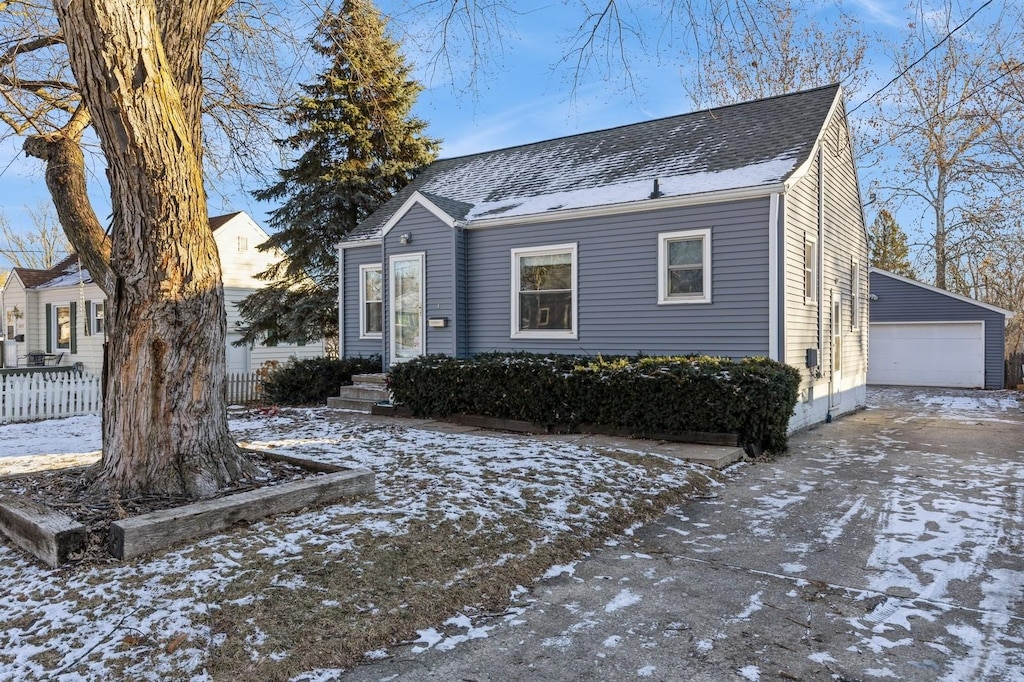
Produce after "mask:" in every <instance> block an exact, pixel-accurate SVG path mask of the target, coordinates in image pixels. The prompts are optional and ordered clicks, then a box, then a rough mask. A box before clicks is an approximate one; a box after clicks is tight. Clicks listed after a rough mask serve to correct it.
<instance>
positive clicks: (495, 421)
mask: <svg viewBox="0 0 1024 682" xmlns="http://www.w3.org/2000/svg"><path fill="white" fill-rule="evenodd" d="M371 413H372V414H374V415H377V416H383V417H401V418H409V419H414V418H416V417H415V415H413V413H412V410H410V409H409V408H408V407H405V406H404V405H374V406H373V410H372V412H371ZM438 421H446V422H451V423H453V424H461V425H462V426H475V427H478V428H481V429H491V430H494V431H510V432H512V433H527V434H529V433H546V434H554V433H572V434H581V435H588V436H619V437H622V438H642V439H646V440H661V441H666V442H669V443H697V444H700V445H721V446H724V447H739V436H738V435H737V434H735V433H711V432H705V431H686V432H681V433H636V432H634V431H631V430H629V429H620V428H616V427H614V426H603V425H601V424H579V425H577V426H569V425H568V424H552V425H550V426H546V425H543V424H534V423H533V422H528V421H523V420H520V419H503V418H501V417H488V416H485V415H479V414H452V415H449V416H447V417H443V418H441V419H439V420H438Z"/></svg>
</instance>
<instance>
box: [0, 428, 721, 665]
mask: <svg viewBox="0 0 1024 682" xmlns="http://www.w3.org/2000/svg"><path fill="white" fill-rule="evenodd" d="M231 428H232V431H233V433H234V434H235V436H236V437H237V438H238V439H239V440H240V442H242V444H243V445H245V446H247V447H250V448H255V449H268V450H273V451H275V452H278V453H281V454H287V455H292V456H297V457H307V458H312V459H316V460H319V461H324V462H330V463H334V464H340V465H346V466H364V467H368V468H370V469H371V470H373V471H374V473H375V474H376V476H377V486H376V494H375V495H374V496H370V497H365V498H359V499H355V500H352V501H350V502H347V503H343V504H337V505H332V506H329V507H326V508H323V509H316V510H309V511H303V512H299V513H295V514H291V515H285V516H283V517H279V518H277V519H274V520H267V521H263V522H257V523H253V524H251V525H250V526H248V527H245V528H236V529H232V530H231V531H229V532H226V533H223V534H219V535H214V536H211V537H208V538H205V539H202V540H199V541H197V542H196V543H194V544H193V545H189V546H185V547H181V548H176V549H172V550H169V551H165V552H157V553H154V554H152V555H150V556H148V557H144V558H141V559H139V560H136V561H133V562H128V563H124V564H114V565H110V566H93V567H89V568H87V569H84V570H76V569H74V568H73V567H72V568H68V569H58V570H51V569H48V568H46V567H45V566H43V565H42V564H41V563H39V562H38V561H36V560H34V559H30V558H28V557H27V556H26V555H25V554H24V553H22V552H21V551H20V550H17V549H15V548H14V547H13V546H12V545H10V544H7V543H3V544H0V584H3V585H4V590H3V591H2V593H0V622H3V623H5V627H4V629H3V630H2V631H0V679H2V680H8V679H10V680H14V679H41V678H48V679H49V678H53V679H65V678H66V679H72V678H74V679H78V678H79V677H85V678H88V679H115V678H116V679H135V680H162V679H191V680H203V679H207V676H206V673H205V672H204V666H205V665H206V661H207V660H208V657H209V655H210V652H211V651H215V650H216V649H217V647H218V646H220V645H221V644H222V643H223V642H224V641H225V637H226V635H224V634H223V633H220V632H219V631H217V630H216V629H215V622H216V620H217V614H218V612H219V611H220V610H221V608H222V606H223V605H224V604H225V603H226V602H227V599H223V597H222V594H223V592H224V590H225V589H226V588H227V587H228V586H229V585H233V584H236V583H238V582H239V581H246V580H247V576H248V575H249V574H250V573H251V572H252V571H254V570H257V569H255V568H254V567H253V563H252V562H254V561H261V562H266V561H267V560H269V564H270V567H269V568H267V567H264V568H260V569H258V570H262V571H277V573H274V574H272V575H273V580H271V581H270V584H272V585H274V586H275V589H277V590H285V591H289V590H309V589H313V586H312V585H311V584H309V585H307V583H308V581H307V579H306V576H304V575H302V574H296V573H293V572H291V571H290V570H289V565H291V564H292V563H293V562H295V561H296V560H298V559H299V558H301V557H302V556H303V555H304V554H306V555H308V554H309V553H310V552H313V553H316V554H323V555H325V556H327V557H331V556H338V555H341V556H343V557H348V558H346V559H345V560H351V561H358V556H359V554H358V553H359V546H358V545H357V543H356V542H355V541H354V538H355V537H356V536H361V535H364V534H372V535H374V536H381V535H385V536H386V535H402V534H405V533H406V532H408V529H409V527H410V524H412V523H414V522H416V521H417V520H421V519H424V518H426V517H427V516H428V514H432V515H436V514H438V513H440V514H441V515H443V516H444V517H445V518H448V519H454V520H459V519H465V518H468V519H471V520H472V521H473V523H474V525H477V524H481V523H484V522H492V523H500V522H502V521H503V520H505V519H508V518H509V517H510V516H513V515H516V514H520V513H522V512H523V510H524V509H526V505H527V504H529V505H530V507H529V509H530V510H532V513H533V514H534V516H535V518H536V522H535V523H536V526H537V527H538V528H539V529H540V530H541V531H542V533H543V536H542V537H544V540H543V541H544V542H556V541H557V540H558V537H559V535H560V534H563V533H564V532H565V529H566V528H567V527H568V522H570V521H571V522H573V523H574V524H575V525H576V527H580V524H582V526H583V527H586V526H587V525H588V524H590V523H593V521H594V520H595V519H600V518H602V517H604V516H606V515H607V514H608V513H609V512H611V511H612V510H614V509H616V508H617V507H618V506H619V505H620V504H622V501H623V500H625V499H628V498H629V496H631V495H635V494H640V495H644V496H646V495H653V494H656V492H657V491H659V490H664V489H666V488H668V487H670V486H680V487H681V486H684V485H685V484H686V483H687V481H688V479H689V477H690V476H692V475H694V472H698V471H703V470H702V469H700V468H699V467H696V466H694V465H690V464H686V463H684V462H680V461H678V460H672V459H671V458H661V459H663V460H664V461H665V462H666V463H667V467H668V468H665V469H663V470H662V471H660V472H659V476H658V477H657V480H653V479H651V478H650V477H647V476H646V475H645V472H644V471H643V470H642V469H641V468H640V467H638V466H636V465H634V464H630V463H629V462H627V461H625V460H623V459H617V458H614V457H608V456H605V455H603V454H602V452H605V451H607V448H606V449H605V450H603V451H601V452H599V451H596V450H593V449H590V448H588V447H581V446H577V445H574V444H572V443H566V442H560V441H540V440H531V439H528V438H519V437H504V436H497V435H495V436H491V435H469V434H457V433H456V434H452V433H441V432H435V431H427V430H421V429H415V428H409V427H408V426H405V425H402V424H400V423H395V422H387V423H383V424H381V423H373V422H369V421H362V420H360V418H358V417H352V416H346V417H339V416H338V415H337V414H336V413H333V412H331V411H330V410H325V409H300V410H287V411H284V412H282V413H281V414H279V415H277V416H274V417H263V416H260V415H257V414H255V413H244V414H239V415H236V416H235V418H234V419H232V421H231ZM99 431H100V421H99V418H98V417H75V418H71V419H64V420H56V421H47V422H34V423H26V424H12V425H5V426H2V427H0V475H4V474H7V473H11V472H13V471H22V470H28V469H30V468H33V466H34V467H35V468H40V467H43V466H49V465H52V464H53V463H54V462H56V461H57V460H59V459H60V458H72V459H74V458H86V459H88V458H92V459H95V458H96V457H97V456H98V455H97V451H98V449H99V446H100V434H99ZM30 460H31V462H30ZM29 464H32V465H33V466H29ZM586 490H595V491H596V490H600V491H601V492H600V493H599V494H593V495H588V496H587V497H585V498H584V497H581V496H580V491H586ZM570 500H571V501H573V503H572V504H569V501H570ZM538 509H540V510H543V512H544V513H543V514H541V513H537V512H536V510H538ZM531 518H534V517H531ZM573 566H574V564H568V565H563V566H560V567H555V569H556V570H557V571H558V572H559V573H568V574H569V575H572V572H573ZM524 592H525V588H518V589H517V590H515V591H513V594H512V598H513V599H518V598H522V597H523V593H524ZM638 599H639V596H638V595H636V594H634V593H632V592H630V591H629V590H628V589H627V590H622V591H621V592H620V593H619V595H618V596H616V597H615V598H614V599H613V600H612V601H611V602H609V603H608V607H609V609H611V610H614V609H618V608H625V607H627V606H629V605H630V604H633V603H636V601H637V600H638ZM259 600H260V597H259V595H255V594H254V595H250V596H248V597H243V598H241V599H232V600H231V601H232V602H233V603H234V604H237V605H245V604H249V605H254V606H258V602H259ZM364 607H365V608H366V609H368V610H370V612H371V613H372V612H373V608H374V607H373V605H372V604H367V605H364ZM522 612H523V608H521V607H519V606H513V607H512V608H510V609H509V610H508V612H507V614H506V616H505V618H504V620H502V621H501V622H504V623H509V624H515V623H516V622H522V621H521V620H520V619H519V617H520V616H521V614H522ZM578 625H579V627H581V628H585V627H587V623H586V622H584V623H580V624H578ZM491 627H492V626H490V625H488V626H479V625H475V624H474V623H472V622H471V621H470V619H469V618H467V617H465V616H464V615H462V614H456V615H453V616H452V617H451V618H450V619H449V620H448V621H447V622H445V623H443V624H439V627H438V628H437V629H425V630H421V631H420V632H419V638H418V639H417V642H416V644H415V647H414V648H413V650H414V651H426V650H428V649H434V650H442V651H443V650H446V649H450V648H451V647H453V646H455V645H456V644H458V643H459V642H463V641H466V640H470V639H477V638H480V637H486V636H487V634H488V631H489V630H490V629H491ZM571 634H572V633H571V632H569V633H567V635H566V641H568V640H569V638H570V637H571ZM178 636H181V637H182V641H181V643H180V645H179V646H177V648H176V649H175V650H173V653H168V652H167V650H166V648H165V645H166V644H167V643H168V641H170V640H171V639H172V638H175V637H178ZM560 643H561V642H556V641H551V642H549V643H548V644H547V645H549V646H559V644H560ZM245 646H246V647H247V649H248V652H249V654H250V655H251V656H253V657H255V658H259V657H266V658H268V659H280V658H281V657H286V656H289V655H290V654H289V652H288V651H284V650H281V644H280V642H277V643H276V644H275V643H272V642H268V641H266V637H265V636H264V634H263V633H261V632H259V631H255V632H253V633H252V634H251V636H248V639H247V640H245ZM383 655H384V652H380V651H370V652H367V653H366V654H365V656H366V657H367V658H379V657H381V656H383ZM339 673H340V671H338V670H332V669H323V670H313V671H309V672H307V673H304V674H303V675H301V676H299V677H297V678H296V679H297V680H303V681H307V680H308V681H313V680H327V679H334V678H336V677H337V676H338V675H339Z"/></svg>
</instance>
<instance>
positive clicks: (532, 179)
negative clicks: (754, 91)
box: [346, 85, 839, 241]
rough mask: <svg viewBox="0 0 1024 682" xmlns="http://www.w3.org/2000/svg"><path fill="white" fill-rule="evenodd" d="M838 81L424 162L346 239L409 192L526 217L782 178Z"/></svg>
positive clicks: (365, 231)
mask: <svg viewBox="0 0 1024 682" xmlns="http://www.w3.org/2000/svg"><path fill="white" fill-rule="evenodd" d="M838 91H839V86H838V85H830V86H827V87H822V88H817V89H814V90H806V91H803V92H798V93H793V94H790V95H782V96H779V97H771V98H768V99H762V100H757V101H754V102H745V103H742V104H734V105H731V106H726V107H719V108H717V109H709V110H705V111H698V112H694V113H690V114H682V115H679V116H671V117H668V118H661V119H657V120H653V121H645V122H642V123H636V124H633V125H626V126H620V127H617V128H609V129H607V130H599V131H596V132H591V133H583V134H580V135H573V136H570V137H561V138H556V139H554V140H547V141H544V142H536V143H533V144H527V145H521V146H517V147H509V148H506V149H499V150H496V151H491V152H484V153H480V154H473V155H470V156H462V157H457V158H452V159H441V160H438V161H435V162H434V163H432V164H430V165H429V166H427V167H425V168H424V169H423V170H422V171H421V172H420V174H419V175H418V176H417V177H416V178H415V179H414V180H413V181H412V183H410V184H409V185H408V186H407V187H406V188H404V189H403V190H402V191H401V192H399V194H398V195H397V196H395V197H394V198H392V199H391V200H390V201H388V202H387V203H385V204H384V205H383V206H382V207H381V208H380V209H378V210H377V211H376V212H374V213H373V214H372V215H370V216H369V217H368V218H367V219H366V220H364V221H363V222H362V223H361V224H360V225H359V227H357V228H356V229H355V230H354V231H353V232H352V233H351V234H350V235H349V236H348V237H347V239H346V240H347V241H359V240H365V239H377V238H379V237H380V233H381V229H382V227H383V226H384V224H385V223H387V221H388V220H389V219H390V218H391V217H392V216H393V215H394V214H395V213H396V212H397V211H398V209H399V208H400V207H401V206H402V205H403V204H404V203H405V201H406V200H407V199H408V198H409V196H410V195H412V193H413V192H416V191H419V192H420V193H421V194H423V195H424V196H426V197H427V198H429V199H430V200H431V201H432V202H434V203H435V204H436V205H437V206H438V208H440V209H442V210H443V211H445V212H446V213H448V214H449V215H451V216H452V217H453V218H455V219H456V220H463V221H466V222H467V223H472V222H473V221H474V220H482V219H487V218H495V217H502V216H527V215H536V214H541V213H547V212H549V211H554V210H560V209H562V210H564V209H572V208H585V207H592V206H603V205H611V204H622V203H628V202H632V201H642V200H646V199H647V198H648V197H649V195H650V194H651V191H652V189H653V182H654V180H655V179H658V180H659V185H660V190H661V192H662V193H663V195H664V196H684V195H688V194H696V193H701V192H711V191H716V190H723V189H737V188H745V187H757V186H762V185H773V184H777V183H781V182H784V181H785V180H786V179H787V178H788V177H789V176H790V175H791V174H792V173H793V171H794V170H796V169H797V168H798V167H799V166H800V165H801V164H802V163H803V162H804V161H805V160H806V159H807V158H808V156H809V155H810V153H811V151H812V150H813V148H814V144H815V142H816V140H817V137H818V134H819V132H820V131H821V129H822V127H823V126H824V125H825V123H826V118H827V117H828V113H829V111H830V110H831V108H832V105H833V103H834V102H835V98H836V95H837V93H838Z"/></svg>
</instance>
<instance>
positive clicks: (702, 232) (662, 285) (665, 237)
mask: <svg viewBox="0 0 1024 682" xmlns="http://www.w3.org/2000/svg"><path fill="white" fill-rule="evenodd" d="M696 237H700V238H701V239H702V242H701V244H702V249H701V258H702V259H703V269H704V281H703V287H704V293H703V295H701V296H669V295H668V243H669V242H670V241H676V240H679V239H693V238H696ZM680 303H683V304H687V303H711V229H710V228H703V229H699V230H679V231H677V232H661V233H659V234H658V305H676V304H680Z"/></svg>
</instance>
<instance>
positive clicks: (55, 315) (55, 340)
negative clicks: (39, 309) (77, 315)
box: [44, 303, 75, 353]
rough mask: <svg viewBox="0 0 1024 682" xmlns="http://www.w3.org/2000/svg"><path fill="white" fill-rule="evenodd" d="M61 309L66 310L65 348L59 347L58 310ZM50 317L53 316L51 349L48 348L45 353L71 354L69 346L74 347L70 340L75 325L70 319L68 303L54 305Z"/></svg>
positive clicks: (73, 333) (69, 305)
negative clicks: (66, 338) (66, 334)
mask: <svg viewBox="0 0 1024 682" xmlns="http://www.w3.org/2000/svg"><path fill="white" fill-rule="evenodd" d="M61 308H67V309H68V345H67V346H61V345H60V309H61ZM44 312H45V311H44ZM50 315H52V316H53V323H52V324H53V348H48V349H47V352H48V353H61V352H66V353H70V352H71V346H72V345H74V344H72V342H71V339H72V338H73V337H74V335H75V323H74V320H73V319H72V315H71V304H70V303H54V304H53V307H52V308H51V311H50Z"/></svg>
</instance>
